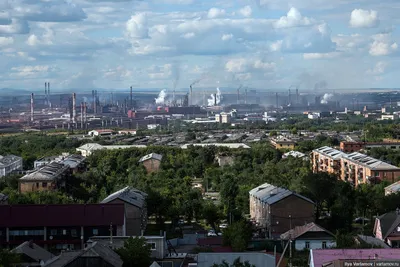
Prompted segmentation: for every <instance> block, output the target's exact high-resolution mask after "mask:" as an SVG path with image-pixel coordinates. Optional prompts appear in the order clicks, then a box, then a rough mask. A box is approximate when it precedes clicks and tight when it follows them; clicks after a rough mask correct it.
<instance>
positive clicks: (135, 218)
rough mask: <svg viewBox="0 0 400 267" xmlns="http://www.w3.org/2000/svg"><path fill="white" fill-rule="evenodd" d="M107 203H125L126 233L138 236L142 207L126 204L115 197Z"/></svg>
mask: <svg viewBox="0 0 400 267" xmlns="http://www.w3.org/2000/svg"><path fill="white" fill-rule="evenodd" d="M109 203H113V204H116V203H123V204H124V205H125V218H126V219H125V220H126V222H125V223H126V235H127V236H139V235H141V231H142V220H143V217H142V209H140V208H138V207H136V206H134V205H131V204H128V203H126V202H124V201H122V200H120V199H115V200H113V201H111V202H109Z"/></svg>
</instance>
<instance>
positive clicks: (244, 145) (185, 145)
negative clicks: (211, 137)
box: [181, 141, 250, 149]
mask: <svg viewBox="0 0 400 267" xmlns="http://www.w3.org/2000/svg"><path fill="white" fill-rule="evenodd" d="M203 142H204V141H203ZM189 146H202V147H205V146H216V147H228V148H250V147H249V146H248V145H246V144H243V143H208V144H205V143H203V144H184V145H182V146H181V148H182V149H187V148H188V147H189Z"/></svg>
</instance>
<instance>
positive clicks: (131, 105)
mask: <svg viewBox="0 0 400 267" xmlns="http://www.w3.org/2000/svg"><path fill="white" fill-rule="evenodd" d="M130 108H131V109H133V91H132V86H131V103H130Z"/></svg>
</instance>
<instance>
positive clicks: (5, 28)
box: [0, 18, 30, 34]
mask: <svg viewBox="0 0 400 267" xmlns="http://www.w3.org/2000/svg"><path fill="white" fill-rule="evenodd" d="M29 31H30V28H29V25H28V22H26V21H25V20H19V19H14V18H13V19H11V23H10V24H4V25H2V24H0V34H26V33H28V32H29Z"/></svg>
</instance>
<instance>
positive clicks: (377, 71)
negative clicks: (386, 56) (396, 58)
mask: <svg viewBox="0 0 400 267" xmlns="http://www.w3.org/2000/svg"><path fill="white" fill-rule="evenodd" d="M387 66H388V63H387V62H383V61H379V62H377V63H376V64H375V66H374V67H373V68H372V69H368V70H367V71H366V74H368V75H382V74H384V73H385V70H386V67H387Z"/></svg>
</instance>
